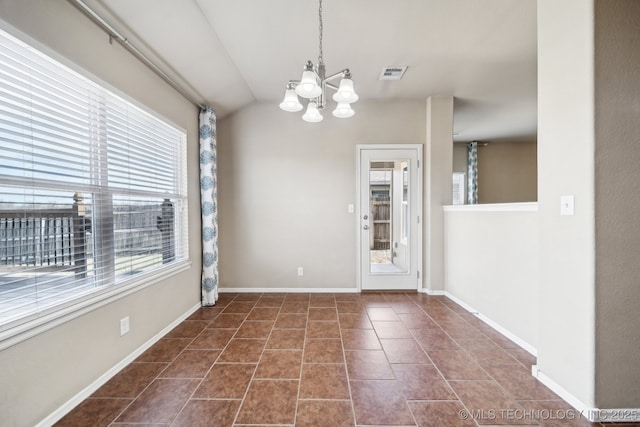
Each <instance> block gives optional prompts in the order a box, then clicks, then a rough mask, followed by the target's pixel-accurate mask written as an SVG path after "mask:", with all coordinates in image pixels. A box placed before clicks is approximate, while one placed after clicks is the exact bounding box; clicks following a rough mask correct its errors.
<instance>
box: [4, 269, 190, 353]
mask: <svg viewBox="0 0 640 427" xmlns="http://www.w3.org/2000/svg"><path fill="white" fill-rule="evenodd" d="M190 268H191V262H190V261H188V260H187V261H183V262H180V263H177V264H175V265H172V266H170V267H167V268H166V269H160V270H156V271H154V272H153V273H150V274H148V275H142V276H140V277H137V278H134V279H131V280H130V281H127V282H123V283H121V284H118V285H114V286H109V287H106V288H104V289H96V291H95V292H92V293H91V294H90V295H88V296H86V297H84V298H81V299H78V300H76V301H73V302H70V303H68V304H66V305H61V306H58V307H54V308H51V309H50V310H46V311H44V312H41V313H34V314H33V315H30V316H27V317H25V318H23V319H20V320H16V321H14V322H11V323H8V324H6V325H2V326H0V328H1V330H0V351H2V350H4V349H6V348H9V347H11V346H14V345H16V344H19V343H20V342H22V341H25V340H27V339H29V338H32V337H34V336H36V335H38V334H41V333H43V332H45V331H48V330H50V329H53V328H55V327H57V326H59V325H61V324H63V323H66V322H68V321H70V320H73V319H75V318H77V317H80V316H82V315H84V314H87V313H89V312H91V311H93V310H96V309H98V308H100V307H103V306H105V305H107V304H110V303H112V302H114V301H117V300H119V299H122V298H124V297H126V296H128V295H131V294H133V293H135V292H138V291H141V290H142V289H145V288H147V287H149V286H153V285H154V284H156V283H158V281H160V280H162V279H167V278H169V277H171V276H175V275H176V274H179V273H182V272H184V271H187V270H188V269H190Z"/></svg>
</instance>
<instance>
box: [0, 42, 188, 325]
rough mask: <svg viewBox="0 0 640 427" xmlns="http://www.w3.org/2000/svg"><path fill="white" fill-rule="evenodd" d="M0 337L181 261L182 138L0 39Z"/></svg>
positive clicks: (152, 118)
mask: <svg viewBox="0 0 640 427" xmlns="http://www.w3.org/2000/svg"><path fill="white" fill-rule="evenodd" d="M0 157H1V158H2V161H1V162H0V330H3V329H7V328H9V327H10V326H12V325H14V324H16V323H20V322H24V321H27V320H30V319H34V318H36V317H38V316H41V315H42V314H43V313H45V312H50V311H53V310H57V309H59V308H61V307H63V306H67V305H69V304H73V303H77V302H79V301H80V300H84V299H86V298H88V297H92V296H96V293H99V292H101V291H104V290H105V289H114V287H118V286H120V285H123V284H125V283H129V284H130V283H132V281H131V279H137V278H141V277H143V276H144V275H145V274H149V273H151V272H162V271H165V269H169V268H171V267H172V266H175V265H177V264H179V263H181V262H184V261H186V260H187V259H188V242H187V232H186V230H187V224H186V218H187V192H186V176H185V174H186V134H185V132H184V131H182V130H180V129H178V128H176V127H175V126H173V125H171V124H169V123H167V122H166V121H164V120H161V119H159V118H158V117H156V116H154V115H152V114H150V113H148V112H146V111H144V110H143V109H141V108H139V107H137V106H135V105H134V104H133V103H131V102H129V101H126V100H125V99H123V98H122V97H120V96H118V95H116V94H115V93H113V92H112V91H110V90H108V89H105V88H103V87H101V86H99V85H98V84H96V83H94V82H92V81H90V80H89V79H87V78H85V77H83V76H81V75H79V74H78V73H76V72H74V71H72V70H70V69H69V68H67V67H65V66H63V65H62V64H60V63H58V62H56V61H54V60H53V59H51V58H49V57H47V56H45V55H43V54H42V53H40V52H38V51H36V50H35V49H33V48H32V47H30V46H28V45H26V44H24V43H22V42H20V41H19V40H17V39H15V38H13V37H11V36H10V35H8V34H6V33H3V32H0Z"/></svg>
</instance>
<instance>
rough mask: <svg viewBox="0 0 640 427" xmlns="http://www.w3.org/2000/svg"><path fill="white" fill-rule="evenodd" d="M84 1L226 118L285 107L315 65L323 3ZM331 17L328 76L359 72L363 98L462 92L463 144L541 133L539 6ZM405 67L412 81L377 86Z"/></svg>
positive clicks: (459, 121) (474, 3) (466, 2)
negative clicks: (257, 108) (249, 108)
mask: <svg viewBox="0 0 640 427" xmlns="http://www.w3.org/2000/svg"><path fill="white" fill-rule="evenodd" d="M85 3H86V4H88V5H89V6H91V7H92V8H93V9H94V10H96V11H97V12H99V13H100V14H101V15H102V16H103V17H105V18H106V19H107V20H108V21H109V22H110V23H111V24H113V27H114V28H116V29H117V30H118V31H119V32H121V34H122V35H123V36H125V37H127V38H128V39H129V40H130V41H131V42H132V43H134V44H135V46H136V47H137V48H138V49H140V50H141V51H142V52H143V53H145V54H146V55H147V56H148V57H150V58H152V59H153V60H154V61H155V62H157V63H158V64H159V65H160V66H161V68H163V69H164V70H165V71H166V72H167V74H169V75H171V76H172V77H173V78H174V79H175V80H176V81H178V82H180V84H181V85H183V86H184V87H185V88H187V90H188V91H189V92H191V93H192V94H193V95H194V98H196V99H197V100H198V101H199V102H200V103H202V104H208V105H211V106H213V107H214V108H215V110H216V112H217V113H218V117H224V116H226V115H228V114H230V113H232V112H234V111H236V110H238V109H240V108H242V107H244V106H246V105H249V104H251V103H253V102H264V103H273V105H274V108H277V104H278V103H279V102H280V101H281V100H282V97H283V95H284V89H285V85H286V83H287V81H288V80H291V79H299V78H300V74H301V72H302V67H303V66H304V64H305V62H306V61H307V60H308V59H311V60H312V61H313V62H314V63H317V57H318V49H319V48H318V35H319V34H318V33H319V29H318V24H319V23H318V2H317V0H268V1H264V0H180V1H177V0H135V1H131V0H85ZM323 10H324V11H323V21H324V31H323V52H324V62H325V64H326V66H327V74H332V73H334V72H337V71H340V70H342V69H344V68H349V69H350V70H351V73H352V74H353V80H354V85H355V89H356V92H357V93H358V95H359V96H360V100H388V99H410V100H425V99H426V98H428V97H429V96H432V95H445V96H451V95H452V96H454V97H455V104H454V139H455V140H457V141H471V140H481V141H482V140H500V139H526V138H529V139H530V138H532V137H535V135H536V128H537V102H536V93H537V74H536V72H537V51H536V0H393V1H392V0H386V1H383V0H324V2H323ZM403 65H406V66H408V67H409V68H408V70H407V72H406V73H405V75H404V78H403V79H402V80H400V81H380V80H379V76H380V73H381V71H382V69H383V68H384V67H385V66H403ZM331 102H332V101H331ZM354 109H355V110H356V114H357V104H355V105H354ZM282 114H290V113H285V112H282ZM300 114H301V113H300ZM331 119H332V120H338V119H334V118H333V117H331ZM310 126H313V125H312V124H310Z"/></svg>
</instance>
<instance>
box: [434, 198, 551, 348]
mask: <svg viewBox="0 0 640 427" xmlns="http://www.w3.org/2000/svg"><path fill="white" fill-rule="evenodd" d="M537 210H538V209H537V204H536V203H513V204H501V205H461V206H446V207H445V208H444V227H445V228H444V232H445V252H444V258H445V272H444V274H445V291H446V293H447V294H450V295H451V296H453V297H454V298H456V299H458V300H460V301H462V302H464V304H466V305H468V306H469V307H471V308H473V309H474V310H477V311H478V313H479V314H480V315H482V316H483V317H485V318H487V319H489V320H491V321H492V322H493V323H495V324H497V325H499V326H500V327H501V328H503V329H505V330H506V331H507V332H509V333H510V334H511V335H513V336H515V337H517V338H518V340H519V341H522V342H524V343H526V344H527V346H526V348H527V349H528V350H529V351H532V349H535V348H536V347H537V345H538V293H539V281H538V276H539V274H538V218H537Z"/></svg>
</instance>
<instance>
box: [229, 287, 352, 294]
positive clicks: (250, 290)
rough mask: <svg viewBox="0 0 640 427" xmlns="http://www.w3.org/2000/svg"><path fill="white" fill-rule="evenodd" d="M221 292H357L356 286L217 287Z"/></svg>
mask: <svg viewBox="0 0 640 427" xmlns="http://www.w3.org/2000/svg"><path fill="white" fill-rule="evenodd" d="M218 292H219V293H221V294H224V293H227V294H230V293H234V294H235V293H241V294H242V293H252V294H253V293H266V294H268V293H290V294H293V293H309V294H327V293H328V294H332V293H333V294H350V293H358V292H360V289H358V288H218Z"/></svg>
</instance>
